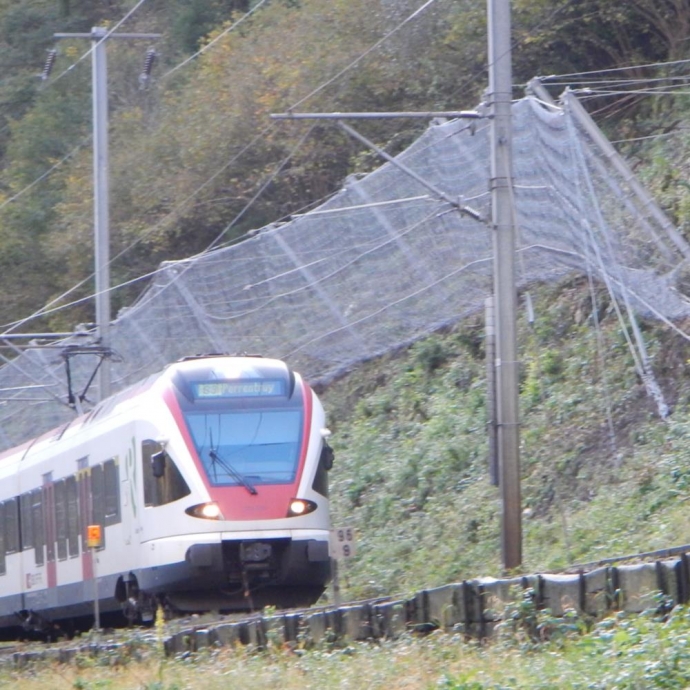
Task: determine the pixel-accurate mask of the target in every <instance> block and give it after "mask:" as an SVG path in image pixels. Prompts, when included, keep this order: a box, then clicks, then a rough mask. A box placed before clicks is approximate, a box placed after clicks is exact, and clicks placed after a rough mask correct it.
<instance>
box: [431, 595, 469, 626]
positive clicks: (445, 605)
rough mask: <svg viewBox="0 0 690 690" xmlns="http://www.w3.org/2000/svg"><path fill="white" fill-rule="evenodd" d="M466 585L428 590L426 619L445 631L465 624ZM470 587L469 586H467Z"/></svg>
mask: <svg viewBox="0 0 690 690" xmlns="http://www.w3.org/2000/svg"><path fill="white" fill-rule="evenodd" d="M465 586H466V585H465V584H464V583H455V584H451V585H444V586H443V587H436V588H434V589H427V590H426V602H425V608H426V612H425V615H426V618H427V621H428V622H430V623H434V624H435V625H437V626H438V627H439V628H441V629H443V630H448V629H450V628H453V627H454V626H456V625H458V624H464V623H465V620H466V614H465V600H464V594H465V593H464V588H465ZM467 586H468V585H467Z"/></svg>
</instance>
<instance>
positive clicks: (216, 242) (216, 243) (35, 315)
mask: <svg viewBox="0 0 690 690" xmlns="http://www.w3.org/2000/svg"><path fill="white" fill-rule="evenodd" d="M144 1H145V0H141V1H140V2H139V3H138V4H137V6H135V7H134V8H133V9H132V10H131V11H130V13H128V15H126V16H125V17H124V18H123V19H122V20H121V21H120V22H119V23H118V25H117V26H116V27H115V28H117V27H118V26H120V25H121V24H122V23H123V22H124V21H125V20H126V19H128V18H129V16H131V14H132V13H133V12H134V11H135V10H136V9H138V7H139V6H141V5H142V4H143V2H144ZM435 1H436V0H427V2H425V3H424V5H422V6H421V7H419V8H418V9H417V10H415V11H414V12H413V13H412V14H411V15H409V16H408V17H406V18H405V19H404V20H403V21H402V22H400V23H399V24H398V25H396V27H395V28H394V29H392V30H391V31H389V32H388V33H387V34H386V35H385V36H384V37H383V38H382V39H379V41H377V42H376V43H375V44H374V45H373V46H371V47H370V48H368V49H366V50H365V51H364V52H363V53H362V54H361V55H360V56H359V57H358V58H356V59H355V60H354V61H352V62H351V63H350V64H349V65H348V66H347V67H346V68H345V69H343V70H341V71H340V72H338V73H337V74H336V75H335V76H334V77H331V78H330V79H328V80H327V81H325V82H323V83H322V84H321V85H320V86H319V87H317V88H316V89H315V90H314V91H313V92H312V93H310V94H308V97H311V96H312V95H314V94H315V93H317V92H318V91H321V90H322V89H323V88H326V86H328V85H330V84H332V83H333V82H334V81H336V80H337V79H338V78H339V77H341V76H342V75H343V74H345V73H346V72H347V71H349V69H351V68H352V67H354V66H355V65H356V64H358V63H359V62H361V60H362V59H363V58H364V57H366V56H367V55H368V54H370V53H371V52H372V51H373V50H374V49H376V48H378V47H380V45H382V43H383V42H384V41H385V40H387V39H388V38H390V37H391V36H392V35H394V34H395V33H396V32H397V31H399V30H400V29H401V28H402V27H403V26H405V25H406V24H407V23H409V22H410V21H411V20H412V19H413V18H415V17H416V16H419V15H420V14H421V12H422V11H423V10H424V9H426V7H427V6H429V5H431V4H432V3H433V2H435ZM264 4H265V0H264V1H262V2H260V3H259V4H258V5H256V6H255V7H254V8H252V9H251V10H250V11H249V12H247V13H245V15H243V16H242V17H241V18H240V19H239V20H238V21H237V22H234V23H233V24H232V25H230V26H229V27H227V28H226V29H225V30H224V31H223V32H222V33H221V34H220V35H219V36H217V37H216V39H214V40H213V41H212V42H211V43H209V44H207V46H205V47H204V48H203V49H201V50H200V51H198V52H197V53H196V54H195V55H194V56H193V57H198V56H199V55H201V54H203V53H204V52H206V50H208V49H210V48H211V47H212V46H213V45H215V44H216V43H217V40H219V39H220V38H222V37H223V36H225V35H227V34H228V33H229V32H230V31H232V30H233V29H234V28H236V27H237V26H238V24H239V23H240V22H241V21H244V20H245V19H246V18H248V16H249V15H251V14H253V13H254V12H256V11H257V10H258V9H259V8H260V7H261V6H263V5H264ZM115 28H114V29H112V30H111V32H110V33H112V31H114V30H115ZM106 38H107V36H106V37H104V39H102V40H105V39H106ZM92 49H93V47H92ZM90 52H91V51H89V52H87V53H85V54H84V55H83V56H82V57H81V58H80V59H79V60H78V61H77V62H75V63H74V64H73V65H71V66H70V67H69V68H67V70H65V71H64V72H63V74H64V73H67V72H68V71H70V70H71V69H72V68H73V67H75V66H76V65H77V64H78V63H79V62H80V61H81V60H83V59H85V58H86V57H88V55H89V54H90ZM190 62H191V60H190V59H186V60H184V61H183V62H181V63H179V64H178V65H176V66H175V67H174V68H173V69H172V70H169V71H168V72H166V73H165V74H164V75H163V77H167V76H169V75H170V74H172V73H173V72H175V71H177V70H178V69H180V68H182V67H183V66H186V65H187V64H189V63H190ZM63 74H61V75H60V76H63ZM56 79H57V77H56ZM53 81H55V80H53ZM306 98H307V97H304V98H303V99H302V100H301V101H299V102H298V103H296V104H293V106H292V108H294V107H296V106H297V105H299V103H301V102H304V100H306ZM267 129H268V128H267ZM266 133H267V130H264V131H263V132H262V133H261V134H260V135H258V136H257V137H255V138H254V139H253V140H252V142H251V143H250V145H248V146H247V147H245V148H244V149H243V152H244V151H246V150H248V149H249V148H251V146H253V145H254V144H255V143H256V142H258V141H259V140H261V139H263V138H264V136H265V135H266ZM227 167H229V164H228V165H225V166H223V167H222V168H221V169H220V170H219V171H217V172H216V173H214V175H212V176H211V177H210V178H208V180H207V181H206V182H205V183H203V184H202V185H201V186H200V187H199V188H197V190H195V192H193V193H192V195H190V197H191V196H196V194H197V193H198V192H199V191H201V190H202V189H203V188H204V187H205V186H207V185H208V184H210V182H211V181H212V180H213V179H215V178H216V177H217V176H218V175H219V174H220V173H221V172H222V171H223V170H225V169H227ZM265 188H266V187H263V188H262V191H263V189H265ZM259 196H260V195H259ZM190 197H187V199H185V200H184V201H183V202H182V205H186V203H187V201H188V199H189V198H190ZM256 199H258V196H255V197H254V198H253V199H252V202H251V203H253V202H254V201H255V200H256ZM249 208H250V207H249V206H248V207H245V208H243V209H242V210H241V211H240V215H239V217H236V218H235V219H233V220H232V221H231V222H230V223H229V224H228V226H226V228H225V229H224V230H223V232H222V233H221V236H220V237H222V236H223V235H224V234H226V233H227V232H228V231H229V230H230V229H231V228H232V227H234V225H236V223H237V222H239V220H240V219H241V217H243V216H244V215H245V214H246V212H247V211H248V210H249ZM174 212H175V211H173V213H174ZM171 215H172V214H171ZM169 218H170V215H169V216H166V218H165V219H163V221H161V222H167V220H169ZM159 226H160V223H157V224H156V225H155V226H154V227H153V228H152V229H151V231H150V232H146V233H144V234H143V235H142V236H141V237H140V238H137V240H135V241H133V242H132V243H130V245H128V247H127V248H125V249H124V250H122V251H121V252H120V253H118V254H117V255H116V256H114V257H112V258H111V260H110V264H111V265H112V263H113V262H114V261H116V260H117V259H118V258H120V257H121V256H122V255H123V254H124V253H126V252H127V251H129V250H131V249H132V248H134V246H136V245H137V244H139V243H140V242H141V241H143V240H144V239H145V238H146V237H148V236H149V235H150V234H151V233H153V232H154V231H155V230H156V229H157V228H158V227H159ZM220 237H217V238H216V239H215V240H214V241H213V242H212V244H211V245H210V246H209V247H207V248H206V249H205V250H203V251H202V252H201V254H203V253H204V252H206V251H209V250H210V249H212V248H214V247H217V246H219V242H220ZM156 272H157V271H151V272H149V273H148V274H146V276H142V277H140V278H139V280H145V279H147V278H149V277H151V276H153V275H155V274H156ZM91 279H93V274H91V275H90V276H88V277H87V278H85V279H84V280H83V281H81V282H80V283H79V284H78V285H75V286H73V288H71V289H70V290H69V291H67V293H65V294H64V295H63V296H61V297H64V296H66V295H68V294H70V293H71V292H74V291H76V290H77V289H79V287H81V286H82V285H84V284H85V283H87V282H88V281H90V280H91ZM131 283H132V281H127V282H126V283H122V284H120V285H117V286H114V287H112V288H111V290H116V289H118V288H120V287H123V286H126V285H129V284H131ZM61 297H58V298H56V299H54V300H52V301H51V305H54V304H56V303H57V302H58V301H59V300H60V299H61ZM92 297H93V295H91V296H90V298H92ZM85 299H88V298H84V299H79V300H76V301H75V302H71V303H70V304H69V305H65V306H64V307H62V306H61V307H57V310H60V309H63V308H66V307H67V306H73V305H75V304H79V303H82V302H84V301H85ZM53 311H54V309H50V311H43V310H42V309H41V310H37V311H36V312H34V313H33V314H31V315H30V316H28V317H26V318H25V319H22V320H21V321H20V322H17V326H18V325H23V324H24V323H28V322H29V321H31V320H33V319H34V318H38V317H40V316H43V315H46V314H48V313H52V312H53ZM11 327H13V325H12V324H6V325H4V326H0V328H1V329H3V330H6V329H8V328H11Z"/></svg>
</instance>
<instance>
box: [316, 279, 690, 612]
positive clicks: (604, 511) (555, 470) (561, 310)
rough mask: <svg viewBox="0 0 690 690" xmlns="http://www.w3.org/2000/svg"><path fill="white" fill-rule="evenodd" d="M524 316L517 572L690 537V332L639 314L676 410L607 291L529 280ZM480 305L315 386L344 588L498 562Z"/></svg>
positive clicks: (458, 573)
mask: <svg viewBox="0 0 690 690" xmlns="http://www.w3.org/2000/svg"><path fill="white" fill-rule="evenodd" d="M531 297H532V300H533V302H534V305H535V314H536V318H535V321H534V323H533V324H532V325H529V324H527V323H526V319H525V318H524V316H521V324H520V336H519V338H520V357H521V361H522V373H521V394H520V395H521V401H520V402H521V419H522V432H521V446H522V450H521V456H522V458H521V459H522V491H523V506H524V510H525V512H524V518H525V519H524V521H523V533H524V534H523V542H524V567H523V570H524V572H539V571H542V572H543V571H545V570H552V569H558V568H562V567H564V566H566V565H569V564H573V563H577V562H585V561H592V560H596V559H600V558H604V557H609V556H617V555H625V554H627V553H632V552H637V551H646V550H652V549H658V548H662V547H666V546H671V545H675V544H680V543H688V542H690V514H688V510H687V508H686V503H685V500H686V493H687V490H688V487H689V486H690V448H689V447H688V443H687V440H688V438H689V437H690V423H688V419H687V417H688V402H689V400H690V372H688V369H687V360H688V357H689V356H690V346H689V344H688V343H687V341H685V340H683V339H682V338H680V337H679V336H677V335H676V334H671V333H670V332H668V330H666V329H664V328H661V327H659V325H657V324H643V329H644V336H645V339H646V341H647V345H648V348H649V354H650V357H651V358H652V362H653V366H654V370H655V373H656V375H657V379H658V381H659V383H660V385H661V387H662V389H663V391H664V394H665V396H666V399H667V402H668V403H669V404H670V405H671V407H672V414H671V416H670V417H669V418H668V419H666V420H661V419H660V418H659V417H658V414H657V412H656V406H655V405H654V404H653V403H652V402H651V400H650V398H649V396H648V395H647V394H646V392H645V389H644V386H643V385H642V382H641V381H640V379H639V377H638V376H637V374H636V373H635V369H634V366H633V360H632V357H631V354H630V351H629V350H628V346H627V343H626V339H625V337H624V335H623V331H622V330H621V326H620V324H619V323H618V320H617V318H616V315H615V312H614V310H613V308H612V306H611V305H610V304H609V303H608V298H607V296H606V295H605V294H604V293H603V292H602V291H598V292H597V294H596V303H597V305H598V310H597V314H598V322H599V326H598V327H596V320H595V319H594V318H593V314H592V307H591V305H592V299H591V295H590V291H589V288H588V286H587V282H586V281H584V280H582V279H579V278H572V279H571V280H569V281H567V282H565V283H562V284H561V285H559V286H555V287H553V286H552V287H541V288H537V289H535V290H533V291H532V295H531ZM485 392H486V385H485V363H484V359H483V323H482V318H481V316H480V315H478V316H477V317H475V318H474V319H472V320H470V321H467V322H464V323H462V324H459V325H458V326H457V328H454V329H452V330H451V331H449V332H446V333H439V334H436V335H434V336H432V337H430V338H428V339H426V340H424V341H421V342H419V343H417V344H415V345H414V346H412V347H410V348H409V349H407V350H405V351H403V352H398V353H396V354H394V355H391V356H389V357H386V358H384V359H381V360H377V361H372V362H369V363H368V364H367V365H365V366H363V367H362V368H360V369H358V370H357V371H355V372H352V373H351V374H350V375H348V376H346V377H344V378H343V379H341V380H340V381H338V382H336V383H335V384H333V385H331V386H330V387H329V388H328V389H327V390H326V391H324V392H323V393H322V395H323V397H324V400H325V404H326V408H327V411H328V413H329V415H330V426H331V428H332V431H333V432H334V433H333V445H334V448H335V450H336V464H335V468H334V470H333V471H332V490H331V495H332V500H333V505H334V524H335V525H337V526H344V525H349V526H354V527H356V529H357V533H358V546H357V548H358V554H357V556H356V557H355V558H354V559H352V560H351V561H348V562H347V563H346V565H345V577H344V587H345V590H346V595H347V597H348V598H352V599H355V598H359V597H371V596H379V595H388V594H406V593H409V592H411V591H413V590H415V589H420V588H425V587H431V586H436V585H440V584H443V583H447V582H452V581H458V580H462V579H465V578H472V577H477V576H485V575H494V576H497V575H500V573H501V557H500V542H499V532H500V520H499V515H500V504H499V496H498V490H497V489H496V488H495V487H492V486H491V485H490V482H489V474H488V467H487V440H486V439H487V435H486V426H485V425H486V419H487V415H486V408H485Z"/></svg>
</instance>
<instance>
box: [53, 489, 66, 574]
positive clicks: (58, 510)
mask: <svg viewBox="0 0 690 690" xmlns="http://www.w3.org/2000/svg"><path fill="white" fill-rule="evenodd" d="M53 490H54V496H55V541H56V542H57V557H58V560H59V561H64V560H65V559H66V558H67V490H66V486H65V480H64V479H61V480H60V481H59V482H55V484H54V488H53Z"/></svg>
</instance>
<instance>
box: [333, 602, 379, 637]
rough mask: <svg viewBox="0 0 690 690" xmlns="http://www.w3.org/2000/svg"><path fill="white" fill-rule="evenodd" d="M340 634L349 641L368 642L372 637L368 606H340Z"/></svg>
mask: <svg viewBox="0 0 690 690" xmlns="http://www.w3.org/2000/svg"><path fill="white" fill-rule="evenodd" d="M340 615H341V624H342V625H341V630H340V634H342V635H344V636H345V637H347V638H348V639H350V640H355V641H357V640H369V639H371V638H372V637H373V631H372V626H371V613H370V611H369V606H368V604H357V605H355V606H342V607H341V608H340Z"/></svg>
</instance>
